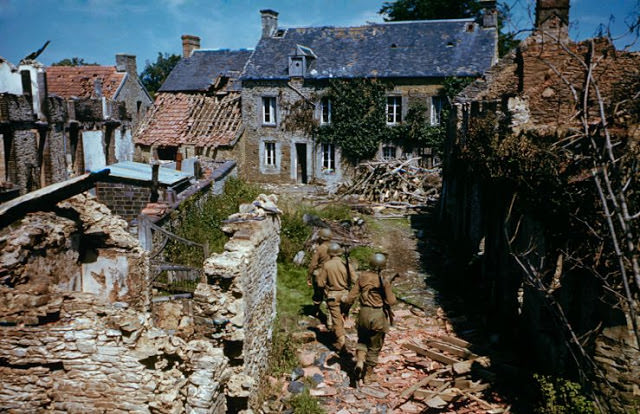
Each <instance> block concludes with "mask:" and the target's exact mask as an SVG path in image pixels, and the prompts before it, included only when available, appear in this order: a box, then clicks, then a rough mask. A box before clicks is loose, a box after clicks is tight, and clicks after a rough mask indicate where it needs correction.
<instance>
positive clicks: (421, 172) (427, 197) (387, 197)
mask: <svg viewBox="0 0 640 414" xmlns="http://www.w3.org/2000/svg"><path fill="white" fill-rule="evenodd" d="M418 160H419V158H411V159H408V160H389V161H370V162H364V163H361V164H359V165H358V166H357V167H356V169H355V172H354V178H353V180H352V182H351V183H347V184H343V185H342V186H341V187H340V188H338V194H340V195H342V196H347V195H358V197H359V199H360V200H367V201H372V202H376V203H383V204H395V205H404V206H406V207H419V206H423V205H427V204H429V203H430V202H434V201H436V200H437V196H438V193H439V191H440V187H441V184H442V179H441V177H440V169H439V168H436V169H425V168H420V167H418V166H417V165H416V163H417V161H418Z"/></svg>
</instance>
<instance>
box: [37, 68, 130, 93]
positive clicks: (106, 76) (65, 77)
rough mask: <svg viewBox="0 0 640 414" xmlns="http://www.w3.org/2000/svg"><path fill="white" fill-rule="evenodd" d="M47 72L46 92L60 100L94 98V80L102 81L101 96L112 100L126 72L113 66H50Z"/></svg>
mask: <svg viewBox="0 0 640 414" xmlns="http://www.w3.org/2000/svg"><path fill="white" fill-rule="evenodd" d="M46 71H47V90H48V91H49V93H51V94H55V95H58V96H60V97H61V98H65V99H68V98H72V97H78V98H92V97H95V96H96V94H95V79H98V78H99V79H102V94H103V96H105V97H106V98H108V99H113V98H114V97H115V95H116V93H117V92H118V88H120V85H122V82H123V81H124V77H125V75H126V72H118V71H117V70H116V67H115V66H50V67H48V68H47V69H46Z"/></svg>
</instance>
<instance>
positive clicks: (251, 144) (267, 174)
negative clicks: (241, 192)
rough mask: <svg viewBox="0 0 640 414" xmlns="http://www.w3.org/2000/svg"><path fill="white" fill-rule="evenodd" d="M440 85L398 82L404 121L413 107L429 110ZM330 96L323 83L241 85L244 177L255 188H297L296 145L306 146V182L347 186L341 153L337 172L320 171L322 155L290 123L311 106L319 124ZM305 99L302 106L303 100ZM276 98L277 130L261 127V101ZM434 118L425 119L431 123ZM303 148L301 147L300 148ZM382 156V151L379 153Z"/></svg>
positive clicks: (428, 81)
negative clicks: (270, 159) (268, 147)
mask: <svg viewBox="0 0 640 414" xmlns="http://www.w3.org/2000/svg"><path fill="white" fill-rule="evenodd" d="M439 82H440V81H439V80H437V79H396V80H394V82H393V83H394V87H393V89H392V90H389V92H388V93H389V95H390V96H400V97H401V101H402V115H403V117H404V116H405V115H406V113H407V110H408V108H409V106H410V105H411V104H413V103H418V102H419V103H422V104H424V105H426V107H427V108H430V102H431V101H430V98H431V96H434V95H438V93H439V92H440V90H441V84H440V83H439ZM327 93H328V84H327V83H326V82H321V81H244V82H243V84H242V114H243V117H242V122H243V124H244V126H245V131H244V134H243V136H242V138H241V142H240V145H241V146H242V156H243V158H242V160H241V162H240V165H241V166H242V170H241V174H242V176H243V177H245V178H246V179H248V180H250V181H253V182H262V183H295V182H298V183H300V182H302V171H301V165H300V160H298V158H299V155H298V154H297V148H296V144H298V145H300V146H302V145H304V150H305V151H306V153H305V154H300V158H301V157H304V158H305V162H306V171H307V177H308V181H309V182H311V181H312V180H313V181H314V182H316V183H319V184H323V185H328V186H334V185H336V184H337V183H340V182H342V181H343V178H344V175H347V174H348V170H349V168H348V164H346V163H345V162H343V160H342V159H341V154H340V149H339V148H336V152H335V164H336V170H335V171H324V170H323V168H322V150H321V147H320V146H319V145H316V143H315V141H314V140H313V137H311V136H309V135H308V134H307V133H305V132H304V131H302V130H299V129H296V128H295V121H293V120H292V119H290V116H291V115H292V114H294V113H295V112H296V111H297V110H298V109H297V108H298V107H299V106H300V105H301V104H302V103H303V102H304V100H306V101H308V102H309V103H310V104H313V105H315V109H313V110H312V111H313V122H315V123H319V120H320V116H321V113H320V111H321V109H320V108H321V106H320V100H321V98H322V96H323V95H326V94H327ZM301 95H302V96H304V100H303V97H302V96H301ZM263 97H275V98H276V114H275V121H276V122H275V124H274V125H265V124H263V122H262V98H263ZM429 116H430V114H427V119H429ZM265 142H274V143H275V144H276V160H275V165H274V166H268V165H266V164H265V161H264V152H265ZM300 148H302V147H300ZM380 151H381V150H380Z"/></svg>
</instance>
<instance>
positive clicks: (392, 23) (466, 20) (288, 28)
mask: <svg viewBox="0 0 640 414" xmlns="http://www.w3.org/2000/svg"><path fill="white" fill-rule="evenodd" d="M475 21H476V19H475V18H473V17H465V18H462V19H429V20H402V21H397V22H368V23H366V24H362V25H357V26H330V25H324V26H297V27H281V28H279V29H282V30H298V29H357V28H366V27H372V26H385V25H400V24H415V23H421V24H429V23H462V22H475Z"/></svg>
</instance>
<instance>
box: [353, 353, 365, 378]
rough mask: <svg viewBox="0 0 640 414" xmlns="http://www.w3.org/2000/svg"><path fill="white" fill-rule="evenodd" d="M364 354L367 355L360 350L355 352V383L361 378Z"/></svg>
mask: <svg viewBox="0 0 640 414" xmlns="http://www.w3.org/2000/svg"><path fill="white" fill-rule="evenodd" d="M366 354H367V351H364V350H362V349H358V350H356V369H355V375H356V381H358V380H359V379H360V378H362V370H363V369H364V359H365V356H366Z"/></svg>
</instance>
